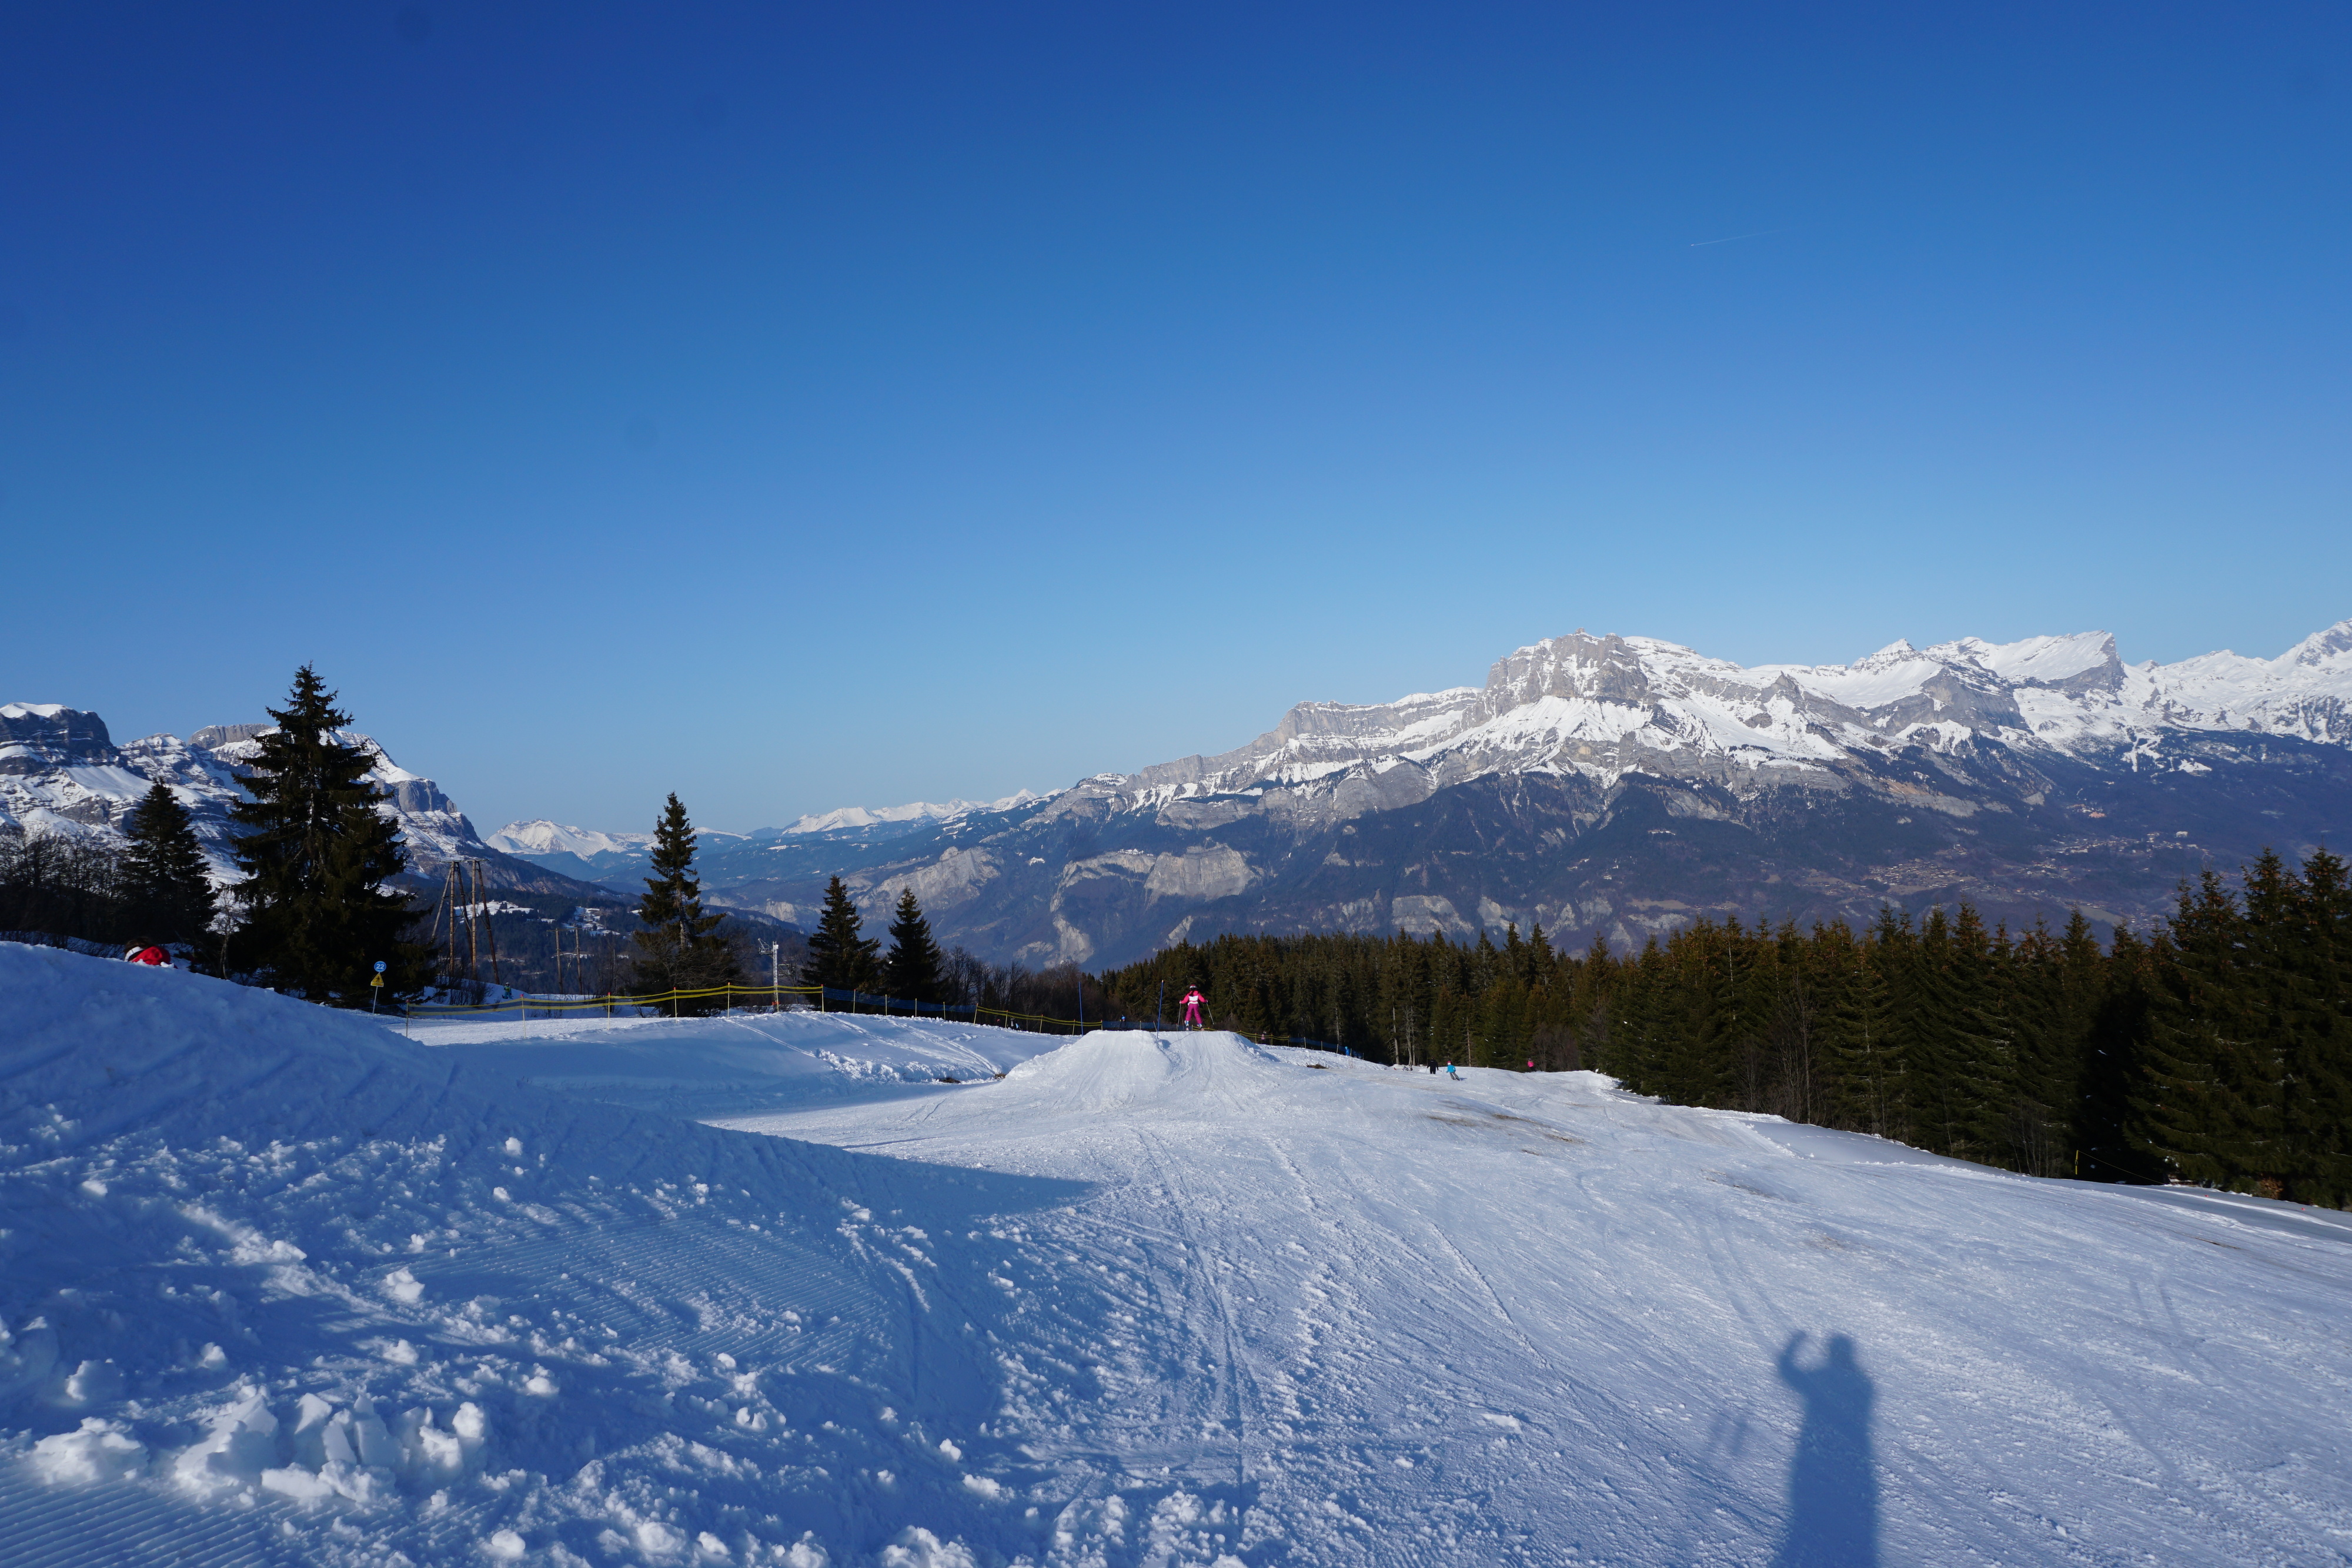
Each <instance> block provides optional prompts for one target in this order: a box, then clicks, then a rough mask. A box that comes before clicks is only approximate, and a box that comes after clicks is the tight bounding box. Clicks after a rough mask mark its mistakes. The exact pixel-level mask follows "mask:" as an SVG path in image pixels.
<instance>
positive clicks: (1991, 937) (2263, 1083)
mask: <svg viewBox="0 0 2352 1568" xmlns="http://www.w3.org/2000/svg"><path fill="white" fill-rule="evenodd" d="M1101 981H1102V985H1103V988H1104V989H1105V990H1106V992H1108V997H1109V998H1110V1001H1109V1005H1110V1007H1111V1009H1112V1010H1113V1012H1114V1013H1120V1012H1123V1013H1125V1014H1126V1015H1127V1016H1129V1017H1131V1018H1134V1019H1153V1018H1155V1017H1158V1016H1160V1015H1159V1014H1158V1013H1157V1011H1156V1009H1157V1007H1158V1006H1159V1005H1160V997H1161V995H1162V994H1163V990H1164V994H1165V995H1166V996H1167V997H1170V998H1173V997H1176V996H1179V995H1181V993H1182V991H1183V989H1184V988H1186V987H1187V986H1189V985H1195V984H1197V985H1199V986H1200V987H1201V988H1202V990H1203V991H1205V992H1206V993H1207V995H1208V997H1209V1000H1210V1006H1211V1013H1212V1017H1213V1019H1215V1020H1216V1022H1217V1023H1218V1024H1219V1025H1220V1026H1222V1027H1227V1028H1232V1029H1236V1030H1242V1031H1243V1032H1244V1033H1247V1034H1251V1035H1253V1036H1258V1037H1262V1038H1288V1039H1297V1040H1311V1041H1316V1042H1320V1043H1327V1044H1329V1045H1332V1046H1336V1047H1339V1048H1343V1049H1346V1050H1349V1051H1354V1052H1356V1053H1357V1054H1359V1055H1363V1056H1369V1057H1371V1058H1374V1059H1376V1060H1379V1061H1391V1062H1397V1063H1407V1064H1412V1065H1434V1064H1437V1063H1442V1062H1445V1061H1455V1062H1460V1063H1463V1064H1465V1065H1469V1066H1480V1067H1498V1068H1517V1069H1521V1070H1530V1069H1532V1070H1536V1071H1562V1070H1567V1069H1573V1068H1578V1067H1584V1068H1591V1069H1594V1070H1597V1071H1602V1072H1606V1073H1609V1074H1611V1075H1612V1076H1614V1077H1616V1078H1618V1079H1619V1080H1621V1081H1622V1082H1623V1084H1624V1086H1625V1087H1626V1088H1628V1089H1631V1090H1633V1091H1635V1092H1640V1093H1644V1094H1654V1095H1656V1096H1658V1097H1660V1098H1662V1099H1664V1100H1668V1101H1672V1102H1675V1103H1680V1104H1687V1105H1700V1106H1707V1107H1713V1108H1717V1109H1723V1110H1732V1111H1747V1112H1761V1113H1771V1114H1776V1115H1780V1116H1785V1117H1787V1118H1789V1119H1790V1120H1791V1121H1796V1122H1806V1123H1811V1124H1816V1125H1821V1126H1828V1127H1839V1128H1845V1129H1849V1130H1852V1131H1854V1132H1861V1133H1870V1134H1877V1135H1879V1136H1882V1137H1886V1138H1892V1139H1895V1140H1897V1141H1899V1142H1902V1143H1906V1144H1909V1145H1914V1146H1916V1147H1919V1148H1923V1149H1927V1150H1930V1151H1932V1152H1934V1153H1937V1154H1941V1155H1954V1156H1956V1157H1958V1158H1962V1159H1968V1160H1973V1161H1977V1162H1979V1163H1982V1164H1986V1165H1991V1166H2000V1167H2002V1168H2004V1169H2009V1170H2014V1171H2020V1172H2024V1173H2026V1174H2029V1175H2033V1176H2081V1177H2083V1178H2084V1179H2086V1180H2100V1181H2134V1182H2147V1181H2164V1180H2183V1181H2190V1182H2197V1183H2201V1184H2206V1185H2210V1186H2220V1187H2223V1188H2227V1189H2230V1190H2233V1191H2240V1192H2247V1193H2259V1194H2262V1195H2263V1196H2267V1197H2285V1198H2289V1199H2293V1200H2295V1201H2299V1202H2304V1203H2310V1204H2317V1205H2324V1206H2326V1207H2346V1206H2347V1199H2352V892H2347V884H2346V877H2345V863H2344V862H2343V861H2342V860H2340V859H2339V858H2337V857H2336V856H2335V855H2332V854H2330V853H2328V852H2326V851H2324V850H2323V851H2319V852H2315V853H2314V854H2313V855H2312V856H2311V857H2310V858H2309V859H2308V860H2306V861H2305V862H2303V864H2302V866H2301V867H2300V868H2295V867H2292V866H2289V865H2288V864H2286V863H2285V862H2283V861H2282V860H2281V859H2280V858H2279V857H2277V856H2276V855H2273V854H2265V855H2264V856H2263V858H2262V859H2261V860H2260V861H2259V862H2256V863H2255V864H2253V865H2252V866H2250V867H2248V868H2247V869H2246V871H2245V873H2244V874H2243V876H2242V878H2241V879H2240V881H2239V884H2238V885H2237V886H2234V887H2232V886H2231V885H2230V884H2229V883H2227V882H2225V880H2224V879H2223V878H2222V877H2221V876H2220V875H2218V874H2216V873H2211V872H2208V873H2206V874H2205V875H2204V877H2203V878H2202V879H2201V880H2200V882H2199V883H2197V884H2196V885H2195V886H2192V887H2185V888H2183V889H2182V891H2181V894H2180V897H2179V906H2178V908H2177V910H2176V911H2175V913H2174V915H2172V917H2171V919H2170V920H2169V921H2168V922H2166V923H2164V924H2163V925H2161V926H2160V927H2159V928H2158V929H2157V930H2154V931H2151V932H2147V933H2146V934H2139V933H2135V932H2132V931H2130V930H2128V929H2126V930H2119V931H2117V932H2116V935H2115V937H2114V940H2113V941H2112V943H2110V944H2107V945H2105V946H2102V944H2101V943H2100V942H2099V941H2098V940H2097V938H2096V936H2095V935H2094V934H2093V932H2092V930H2091V928H2090V926H2089V924H2088V923H2087V922H2086V921H2085V920H2084V917H2083V916H2082V915H2081V914H2080V912H2077V913H2076V914H2075V915H2074V917H2073V918H2072V919H2071V920H2070V921H2069V922H2068V923H2067V925H2066V926H2065V928H2064V929H2063V930H2060V931H2052V930H2049V929H2047V928H2046V927H2044V926H2042V925H2036V926H2035V927H2034V928H2033V929H2032V930H2028V931H2024V932H2011V931H2009V930H2006V929H2001V928H1999V927H1995V928H1991V929H1988V928H1987V927H1986V925H1984V923H1983V922H1982V921H1981V920H1980V919H1979V917H1978V915H1977V913H1976V911H1975V910H1973V909H1972V908H1970V907H1969V906H1967V905H1965V904H1963V905H1961V906H1960V907H1959V908H1958V909H1957V910H1952V911H1945V910H1942V909H1937V910H1932V911H1930V912H1929V913H1928V914H1927V915H1926V916H1925V917H1923V918H1916V919H1915V918H1913V917H1911V916H1909V915H1902V914H1899V913H1896V912H1895V911H1893V910H1886V911H1883V912H1882V913H1881V914H1880V915H1879V917H1878V918H1877V920H1876V921H1875V922H1874V923H1873V924H1872V925H1870V926H1869V927H1868V928H1867V929H1866V930H1862V931H1855V930H1853V929H1852V928H1850V927H1848V926H1846V925H1843V924H1837V925H1814V926H1812V927H1811V929H1809V930H1802V931H1801V930H1799V929H1797V928H1796V927H1795V926H1794V925H1781V926H1780V927H1778V928H1766V927H1763V926H1754V927H1750V926H1745V925H1740V924H1739V923H1738V922H1737V921H1731V922H1726V923H1721V924H1717V923H1716V922H1713V921H1704V920H1703V921H1700V922H1698V923H1697V924H1696V925H1690V926H1687V927H1685V928H1684V929H1681V930H1678V931H1676V932H1675V933H1674V934H1673V935H1672V936H1668V937H1666V938H1665V939H1664V940H1663V941H1660V940H1655V939H1653V940H1652V941H1651V942H1650V943H1649V944H1648V945H1647V946H1644V947H1643V949H1642V950H1641V951H1640V952H1638V953H1632V954H1625V955H1613V954H1612V953H1611V952H1610V951H1609V950H1608V949H1607V948H1606V947H1604V946H1600V945H1599V944H1598V943H1596V944H1595V945H1594V946H1593V947H1592V948H1591V950H1589V951H1586V952H1582V953H1567V952H1562V951H1559V949H1556V948H1554V947H1553V946H1551V945H1550V943H1549V940H1548V939H1547V938H1546V937H1545V936H1544V934H1543V932H1542V930H1541V928H1540V927H1538V928H1537V929H1536V930H1534V931H1533V932H1531V933H1530V934H1528V936H1521V935H1520V934H1519V932H1518V930H1517V927H1516V926H1513V927H1511V928H1510V929H1508V930H1507V931H1506V933H1505V934H1504V937H1503V940H1502V941H1501V942H1500V943H1499V944H1498V943H1496V942H1495V941H1494V940H1493V939H1492V938H1491V937H1490V936H1487V935H1486V933H1484V932H1481V933H1480V934H1479V936H1478V937H1477V939H1476V940H1475V941H1473V942H1464V941H1454V940H1448V939H1447V938H1446V937H1445V936H1444V935H1443V934H1439V935H1434V936H1427V937H1417V936H1407V935H1403V934H1399V935H1396V936H1385V937H1381V936H1221V937H1218V938H1216V939H1214V940H1212V941H1209V942H1206V943H1202V944H1198V945H1195V944H1191V943H1186V944H1183V945H1181V946H1175V947H1171V948H1168V949H1166V950H1164V951H1162V952H1160V953H1159V954H1157V955H1155V956H1152V957H1151V958H1150V959H1147V960H1145V961H1143V962H1142V963H1139V964H1136V965H1133V966H1130V967H1127V968H1124V969H1119V970H1116V971H1112V972H1110V973H1108V974H1106V975H1104V976H1102V977H1101Z"/></svg>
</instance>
